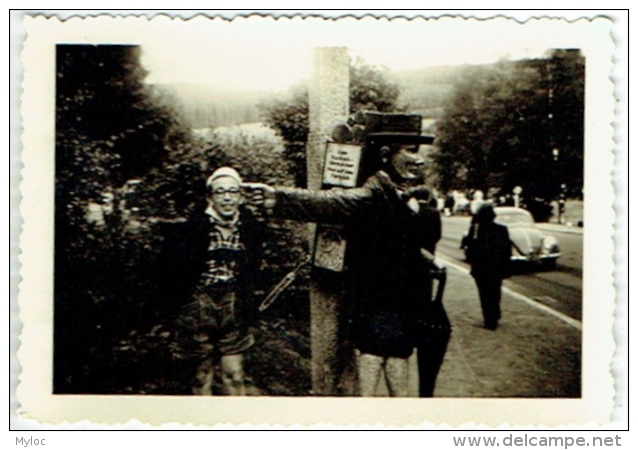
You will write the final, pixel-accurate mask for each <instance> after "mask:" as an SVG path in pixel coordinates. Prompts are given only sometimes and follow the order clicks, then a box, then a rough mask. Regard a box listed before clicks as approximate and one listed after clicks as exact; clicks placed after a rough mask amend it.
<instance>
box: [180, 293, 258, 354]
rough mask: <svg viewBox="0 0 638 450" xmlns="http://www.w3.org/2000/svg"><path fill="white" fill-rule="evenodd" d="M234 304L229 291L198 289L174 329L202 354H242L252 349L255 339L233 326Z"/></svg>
mask: <svg viewBox="0 0 638 450" xmlns="http://www.w3.org/2000/svg"><path fill="white" fill-rule="evenodd" d="M235 302H236V296H235V291H234V290H233V289H230V288H205V289H202V290H200V291H199V292H198V293H197V294H196V295H195V301H194V302H192V303H189V304H188V305H185V306H184V307H183V308H182V312H181V313H180V315H179V318H178V320H177V324H178V328H179V329H180V331H181V333H186V334H190V335H191V336H190V340H191V344H195V346H196V347H198V350H199V351H200V352H203V353H205V354H210V353H217V354H220V355H222V356H223V355H236V354H239V353H243V352H245V351H246V350H248V349H249V348H250V347H252V346H253V344H254V343H255V338H254V336H253V335H252V334H251V333H248V332H247V331H245V330H244V329H243V327H241V326H240V324H239V323H238V322H237V317H236V313H235ZM181 333H180V334H181ZM188 337H189V336H186V338H187V339H188Z"/></svg>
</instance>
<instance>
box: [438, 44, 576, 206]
mask: <svg viewBox="0 0 638 450" xmlns="http://www.w3.org/2000/svg"><path fill="white" fill-rule="evenodd" d="M583 131H584V59H583V58H582V56H581V55H580V53H579V52H578V51H570V50H561V51H558V50H557V51H554V52H552V54H551V55H549V56H548V58H547V59H539V60H526V61H520V62H501V63H498V64H496V65H493V66H478V67H470V68H467V70H466V71H465V73H464V74H463V76H462V77H461V78H460V79H458V80H457V82H456V83H455V85H454V90H453V92H452V95H451V97H450V99H449V102H448V105H447V107H446V108H445V113H444V115H443V117H442V118H441V119H440V120H439V122H438V133H437V139H438V144H439V148H440V151H439V152H438V153H437V154H436V155H435V163H436V168H437V171H438V175H439V184H440V187H441V189H442V190H443V191H448V190H450V189H481V190H483V191H485V192H487V190H488V189H489V188H498V189H500V190H502V192H506V193H511V191H512V188H514V187H515V186H521V187H522V188H523V192H524V196H526V197H527V198H528V199H534V198H536V199H539V201H546V200H549V199H553V198H556V197H557V196H558V195H559V194H560V192H561V191H565V193H567V194H568V195H571V196H580V195H582V192H581V190H582V187H583V139H584V135H583Z"/></svg>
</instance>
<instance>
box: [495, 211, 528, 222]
mask: <svg viewBox="0 0 638 450" xmlns="http://www.w3.org/2000/svg"><path fill="white" fill-rule="evenodd" d="M494 221H495V222H498V223H500V224H502V225H534V219H532V216H531V215H530V214H528V213H526V212H523V211H508V212H497V213H496V219H494Z"/></svg>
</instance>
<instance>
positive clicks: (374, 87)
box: [259, 59, 399, 186]
mask: <svg viewBox="0 0 638 450" xmlns="http://www.w3.org/2000/svg"><path fill="white" fill-rule="evenodd" d="M398 98H399V87H398V84H397V83H395V82H394V81H393V80H391V79H390V78H389V74H388V71H387V70H385V69H382V68H379V67H375V66H371V65H367V64H365V62H364V61H363V60H361V59H357V60H355V61H353V62H351V64H350V112H351V113H355V112H357V111H360V110H364V109H369V110H376V111H382V112H388V111H395V110H396V103H397V99H398ZM259 108H260V110H261V111H262V114H263V116H264V117H265V123H266V124H267V125H269V126H270V127H272V128H273V129H275V130H276V132H277V133H278V134H279V135H280V136H281V137H282V139H283V140H284V143H285V150H284V156H285V157H286V158H288V159H289V160H290V161H291V163H292V164H293V168H294V173H295V184H296V185H298V186H305V185H306V154H305V150H306V143H307V142H308V132H309V129H308V128H309V124H308V87H307V86H306V85H305V84H300V85H297V86H294V87H293V88H292V89H291V90H290V91H289V93H288V95H287V96H284V97H277V98H273V99H270V100H267V101H264V102H262V103H261V104H260V105H259Z"/></svg>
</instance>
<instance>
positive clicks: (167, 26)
mask: <svg viewBox="0 0 638 450" xmlns="http://www.w3.org/2000/svg"><path fill="white" fill-rule="evenodd" d="M180 25H181V26H180ZM550 28H551V27H550ZM557 31H558V30H557ZM561 43H563V46H567V47H569V46H570V45H569V39H568V36H561V35H560V33H553V32H551V31H549V30H548V28H547V26H545V28H543V30H539V27H537V26H534V24H531V23H530V24H527V25H526V26H521V25H520V24H518V23H517V22H515V21H511V20H506V19H496V20H492V21H481V20H459V19H452V18H443V19H438V20H433V19H430V20H413V21H408V20H405V19H394V20H392V21H389V20H387V19H380V20H377V19H373V18H368V19H364V20H357V19H354V18H346V19H341V20H338V21H327V20H320V19H304V20H302V19H300V18H294V19H287V18H286V19H279V20H277V21H275V20H273V19H271V18H260V17H252V18H250V19H242V18H240V19H235V20H234V21H232V22H227V21H223V20H221V19H217V20H209V19H204V18H202V19H201V20H199V21H197V22H196V23H194V21H193V20H191V23H189V26H188V27H184V26H183V24H180V23H179V22H178V21H171V20H169V19H166V21H165V23H164V24H163V26H162V27H159V28H158V29H155V30H154V31H152V32H148V33H144V34H143V38H142V47H143V50H144V53H143V60H142V62H143V64H144V66H145V67H146V68H147V69H148V70H149V71H150V74H149V77H148V79H147V80H148V81H149V82H158V83H159V82H161V83H168V82H180V83H185V82H190V83H209V84H214V85H218V86H219V87H223V88H229V89H250V90H262V89H264V90H272V89H276V90H281V89H286V88H287V87H289V86H291V85H292V84H294V83H295V82H297V81H299V80H302V79H308V78H309V77H310V73H311V63H312V49H313V48H314V47H319V46H341V47H347V48H348V49H349V52H350V54H351V55H352V56H361V57H362V58H364V59H365V61H366V62H367V63H369V64H374V65H383V66H386V67H388V68H389V69H391V70H392V71H399V70H405V69H415V68H423V67H432V66H442V65H460V64H481V63H490V62H495V61H497V60H499V59H501V58H509V59H520V58H525V57H538V56H541V55H543V53H545V51H546V50H547V49H548V48H551V47H555V46H557V44H559V45H560V44H561Z"/></svg>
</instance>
